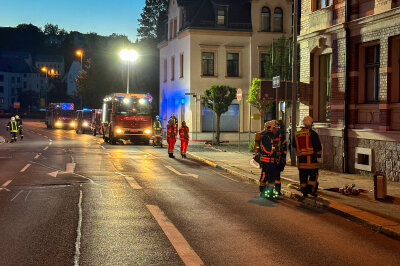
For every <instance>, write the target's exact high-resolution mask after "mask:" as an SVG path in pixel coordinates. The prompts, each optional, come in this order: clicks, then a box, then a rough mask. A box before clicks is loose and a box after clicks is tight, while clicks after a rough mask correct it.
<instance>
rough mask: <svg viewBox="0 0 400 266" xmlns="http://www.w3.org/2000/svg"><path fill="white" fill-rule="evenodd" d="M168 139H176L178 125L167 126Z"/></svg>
mask: <svg viewBox="0 0 400 266" xmlns="http://www.w3.org/2000/svg"><path fill="white" fill-rule="evenodd" d="M167 138H176V125H175V124H172V125H170V124H168V125H167Z"/></svg>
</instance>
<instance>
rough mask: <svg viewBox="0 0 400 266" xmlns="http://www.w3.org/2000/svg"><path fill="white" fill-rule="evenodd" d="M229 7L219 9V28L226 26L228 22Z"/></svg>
mask: <svg viewBox="0 0 400 266" xmlns="http://www.w3.org/2000/svg"><path fill="white" fill-rule="evenodd" d="M227 13H228V8H227V7H217V26H226V24H227V23H226V22H227V18H226V17H227Z"/></svg>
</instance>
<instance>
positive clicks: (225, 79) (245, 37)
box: [159, 0, 292, 141]
mask: <svg viewBox="0 0 400 266" xmlns="http://www.w3.org/2000/svg"><path fill="white" fill-rule="evenodd" d="M291 6H292V2H291V1H288V0H283V1H279V0H270V1H267V0H254V1H238V0H231V1H222V0H220V1H216V0H213V1H211V0H199V1H187V0H186V1H185V0H170V1H169V8H168V22H167V23H166V28H167V30H166V32H167V34H166V36H165V37H166V38H165V41H163V42H162V43H160V44H159V49H160V117H162V119H163V122H164V125H165V123H166V121H167V119H168V118H169V116H170V115H171V113H175V114H176V116H177V117H178V120H179V121H183V120H185V121H186V122H187V124H188V125H189V127H190V128H191V132H192V138H197V139H211V134H212V133H211V132H212V131H214V130H215V119H214V118H213V112H212V110H209V109H208V108H206V107H205V106H204V105H203V104H202V103H201V97H202V96H203V95H204V91H205V90H206V89H208V88H209V87H210V86H211V85H228V86H231V87H234V88H237V89H239V88H240V89H241V90H242V91H243V100H242V101H241V102H240V103H239V102H238V101H237V100H234V101H233V102H232V105H231V106H230V108H229V110H228V112H226V113H225V114H223V115H222V117H221V131H222V134H221V139H222V140H231V141H235V140H236V139H237V136H238V130H240V132H242V134H247V133H248V132H249V131H253V132H254V131H256V130H259V129H260V122H259V121H256V122H254V121H252V120H253V119H251V118H250V117H251V114H254V113H256V112H257V111H256V110H251V108H250V106H249V105H248V104H247V103H246V101H245V100H246V99H247V97H248V92H249V87H250V85H251V81H252V79H253V78H255V77H261V76H262V72H263V67H264V65H263V59H262V58H263V56H265V53H266V52H267V50H268V47H270V46H271V43H272V41H273V39H278V38H280V37H282V36H288V35H291V29H292V24H291V8H292V7H291ZM239 118H240V124H239ZM213 121H214V124H213ZM193 133H195V134H193ZM246 136H247V135H246ZM243 137H244V136H243Z"/></svg>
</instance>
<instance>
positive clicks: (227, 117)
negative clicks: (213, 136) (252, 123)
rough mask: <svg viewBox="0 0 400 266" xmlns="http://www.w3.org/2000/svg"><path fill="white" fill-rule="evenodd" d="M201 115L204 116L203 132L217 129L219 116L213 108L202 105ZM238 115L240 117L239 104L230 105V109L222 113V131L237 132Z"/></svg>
mask: <svg viewBox="0 0 400 266" xmlns="http://www.w3.org/2000/svg"><path fill="white" fill-rule="evenodd" d="M201 116H202V118H201V121H202V122H201V127H202V132H212V131H213V130H216V129H217V117H216V115H215V114H214V112H213V110H212V109H209V108H207V107H206V106H204V105H202V106H201ZM238 117H239V105H238V104H231V105H230V106H229V107H228V111H227V112H225V113H223V114H222V115H221V120H220V130H221V132H237V131H238V122H237V121H238ZM235 121H236V123H235ZM213 122H214V125H213Z"/></svg>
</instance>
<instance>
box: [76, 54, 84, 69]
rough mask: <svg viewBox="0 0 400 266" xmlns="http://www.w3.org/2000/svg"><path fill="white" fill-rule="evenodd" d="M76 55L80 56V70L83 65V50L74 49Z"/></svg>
mask: <svg viewBox="0 0 400 266" xmlns="http://www.w3.org/2000/svg"><path fill="white" fill-rule="evenodd" d="M76 55H77V56H80V57H81V71H82V69H83V65H82V61H83V60H82V59H83V51H82V50H77V51H76Z"/></svg>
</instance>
